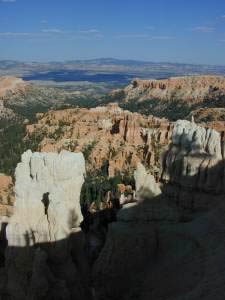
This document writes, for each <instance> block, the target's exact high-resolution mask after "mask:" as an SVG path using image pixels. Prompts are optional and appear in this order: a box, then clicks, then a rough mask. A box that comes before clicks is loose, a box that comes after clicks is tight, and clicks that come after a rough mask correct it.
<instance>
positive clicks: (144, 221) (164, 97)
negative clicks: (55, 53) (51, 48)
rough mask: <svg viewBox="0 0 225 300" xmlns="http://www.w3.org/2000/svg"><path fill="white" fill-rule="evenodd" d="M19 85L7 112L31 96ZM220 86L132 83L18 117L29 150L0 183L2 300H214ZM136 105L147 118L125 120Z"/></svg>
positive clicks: (199, 80)
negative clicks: (96, 97) (95, 98)
mask: <svg viewBox="0 0 225 300" xmlns="http://www.w3.org/2000/svg"><path fill="white" fill-rule="evenodd" d="M16 82H18V86H17V84H12V83H10V81H8V80H6V83H7V84H6V83H5V85H6V87H7V89H8V90H9V92H8V93H5V92H4V91H3V89H2V95H3V94H4V93H5V94H4V96H2V99H3V100H2V101H3V102H4V103H6V101H8V100H7V99H8V98H7V97H9V98H10V100H9V101H12V99H14V100H15V99H19V98H18V95H19V94H20V99H21V94H23V93H25V94H27V93H28V92H27V89H30V88H31V89H33V87H31V86H29V85H28V86H27V84H25V86H23V85H22V86H21V81H20V80H18V81H17V79H16V80H15V83H16ZM224 82H225V81H224V78H222V77H215V76H214V77H211V76H201V77H200V76H194V77H193V76H192V77H187V78H181V77H180V78H171V79H167V80H144V81H143V80H134V81H133V82H132V84H131V85H129V86H128V87H126V88H125V89H122V90H121V89H120V90H116V91H113V92H112V93H111V95H110V97H109V99H107V101H105V99H104V101H102V102H101V101H100V102H99V103H98V102H97V103H96V104H100V105H99V106H97V105H96V107H88V108H84V107H83V108H82V107H69V108H64V109H55V107H52V108H51V109H50V110H48V111H46V112H45V111H39V112H38V113H37V114H36V118H35V119H34V120H33V121H32V122H30V121H29V120H28V121H26V122H25V123H24V119H23V120H22V122H23V123H24V124H23V126H24V136H23V137H22V142H23V147H21V148H20V151H22V152H24V151H25V152H24V153H23V154H22V156H21V159H20V161H18V163H17V161H16V160H15V163H16V164H17V166H16V170H15V175H14V176H13V178H12V177H11V176H8V175H6V174H0V211H1V213H0V215H1V217H0V228H1V231H0V233H1V234H0V282H1V283H0V296H1V298H2V299H4V300H8V299H10V300H14V299H15V300H22V299H23V300H24V299H27V300H30V299H34V300H45V299H53V300H58V299H65V300H67V299H71V300H72V299H80V300H86V299H87V300H103V299H104V300H105V299H107V300H117V299H122V300H130V299H137V300H147V299H153V300H180V299H187V300H190V299H191V300H199V299H206V300H211V299H215V300H222V299H223V295H224V292H225V291H224V284H223V278H224V275H225V274H224V273H225V272H224V268H223V261H224V249H225V243H224V242H223V235H224V228H225V226H224V225H225V224H224V212H225V204H224V199H225V120H224V115H223V111H222V110H223V107H222V106H224V95H225V94H224V93H225V84H224ZM9 83H10V84H9ZM23 89H25V90H23ZM15 96H16V98H14V97H15ZM149 97H150V98H152V99H153V98H154V99H155V100H157V101H158V102H157V103H158V104H157V105H159V106H157V107H158V108H157V109H158V110H160V109H161V113H162V115H163V114H164V113H163V110H164V109H165V111H166V110H168V107H169V106H168V105H170V104H171V103H172V106H171V111H172V107H174V103H176V105H177V103H178V104H179V105H180V106H178V111H179V114H180V113H182V114H183V116H184V119H183V120H181V119H180V120H177V119H176V118H177V116H178V115H179V114H178V115H176V111H174V116H176V117H175V118H174V119H173V118H171V117H170V115H168V114H165V117H162V116H161V114H160V116H159V115H158V114H157V113H156V111H157V109H155V108H154V107H153V108H152V107H151V106H150V108H149V107H148V105H149V101H148V100H149ZM34 99H35V98H34ZM116 99H117V101H116ZM137 99H138V103H141V105H142V103H146V105H147V106H144V108H146V107H147V110H146V114H141V111H142V108H143V107H142V108H140V107H141V106H140V107H139V108H140V110H138V111H133V112H131V111H129V110H128V108H129V107H130V106H129V105H130V103H134V102H136V101H137ZM111 100H115V101H114V102H110V101H111ZM35 101H36V100H35ZM108 102H109V103H108ZM117 102H118V103H117ZM135 105H136V104H135ZM187 106H188V107H189V108H188V110H185V109H183V108H185V107H187ZM135 107H136V106H135ZM155 107H156V106H155ZM182 109H183V110H182ZM132 110H133V109H132ZM147 111H148V113H147ZM149 111H151V112H152V114H149ZM209 112H210V114H212V115H213V117H212V118H211V117H210V118H209ZM215 112H218V114H216V113H215ZM16 124H17V123H16ZM26 145H27V147H28V148H26V147H25V146H26ZM29 145H32V147H31V148H32V151H31V150H28V149H29ZM11 151H12V150H11ZM1 159H2V158H1ZM90 182H91V188H90ZM93 186H94V189H93ZM97 190H98V192H99V191H100V193H97ZM87 198H88V199H87ZM87 200H88V201H87Z"/></svg>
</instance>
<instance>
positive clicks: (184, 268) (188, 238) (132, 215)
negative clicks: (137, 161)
mask: <svg viewBox="0 0 225 300" xmlns="http://www.w3.org/2000/svg"><path fill="white" fill-rule="evenodd" d="M221 141H222V137H221V134H220V133H219V132H217V131H215V130H212V129H206V128H203V127H200V126H197V125H196V124H194V123H191V122H187V121H178V122H177V123H176V124H175V126H174V129H173V135H172V144H171V147H170V148H169V150H168V153H167V155H166V157H165V165H164V167H165V169H164V173H163V175H162V178H163V180H164V188H163V189H162V193H161V194H158V195H157V194H156V195H154V194H155V193H154V190H155V185H157V183H156V182H154V180H149V181H148V180H147V181H146V176H148V175H147V174H146V171H145V169H144V167H143V166H139V168H138V169H139V170H137V171H136V172H135V178H136V188H137V189H138V190H140V189H142V187H143V186H146V187H147V188H148V189H149V190H150V191H151V193H148V194H146V195H145V196H147V195H148V197H145V199H144V201H140V202H138V203H131V204H127V205H125V206H124V207H123V208H122V209H121V211H120V212H119V213H118V216H117V220H118V221H117V222H116V223H113V224H111V225H110V226H109V231H108V235H107V239H106V243H105V246H104V248H103V250H102V252H101V253H100V256H99V258H98V260H97V261H96V263H95V266H94V277H93V278H94V284H95V288H96V292H97V295H98V299H100V300H101V299H102V300H103V299H110V300H116V299H122V300H130V299H136V300H147V299H152V300H159V299H160V300H179V299H184V300H190V299H191V300H199V299H206V300H211V299H216V300H222V299H223V295H224V293H225V288H224V284H223V281H222V280H221V279H222V278H223V277H224V276H225V271H224V268H223V267H221V265H223V261H224V257H225V255H224V250H225V243H224V241H223V239H222V238H221V237H222V236H223V234H224V232H225V222H224V212H225V203H224V199H225V197H224V154H223V150H222V149H223V143H221ZM221 145H222V146H221ZM204 164H206V166H205V165H204ZM165 186H166V187H167V186H168V188H165ZM168 189H170V190H172V191H173V194H169V193H168ZM177 190H178V193H177ZM176 193H177V194H178V195H176ZM175 196H177V198H176V197H175ZM178 196H179V197H178ZM190 199H191V200H190ZM203 203H204V204H206V203H211V204H212V205H208V206H207V209H206V206H203ZM190 204H192V206H190ZM184 208H185V209H184ZM187 208H188V209H189V210H188V213H187V210H186V209H187ZM190 208H191V209H190ZM197 208H198V209H199V208H201V209H199V210H198V211H197V212H196V210H195V209H197ZM203 208H204V210H203Z"/></svg>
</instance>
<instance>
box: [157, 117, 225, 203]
mask: <svg viewBox="0 0 225 300" xmlns="http://www.w3.org/2000/svg"><path fill="white" fill-rule="evenodd" d="M162 180H163V181H164V182H167V183H169V185H168V188H167V192H168V193H172V194H171V198H173V199H174V201H178V202H180V204H181V205H182V206H184V207H186V208H192V209H195V208H204V207H206V206H208V204H209V201H211V203H212V204H213V201H212V198H213V197H214V196H215V195H216V196H218V195H221V196H222V195H224V193H225V160H224V142H223V137H222V134H221V133H219V132H217V131H216V130H213V129H210V128H203V127H200V126H198V125H196V124H195V123H194V122H189V121H182V120H180V121H177V122H176V123H175V125H174V129H173V134H172V144H171V145H170V149H169V151H168V152H167V154H166V156H165V161H164V171H163V174H162ZM171 185H173V187H172V188H171ZM209 198H210V199H211V200H209Z"/></svg>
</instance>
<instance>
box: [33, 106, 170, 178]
mask: <svg viewBox="0 0 225 300" xmlns="http://www.w3.org/2000/svg"><path fill="white" fill-rule="evenodd" d="M27 132H28V137H29V138H32V135H33V134H35V133H37V132H38V133H42V135H43V139H42V141H41V143H40V149H41V151H44V152H49V151H50V152H52V151H55V152H56V151H60V150H61V149H69V150H71V151H75V152H76V151H83V152H84V154H85V156H86V160H87V170H88V171H90V172H93V171H98V172H100V171H101V169H102V167H104V166H107V172H108V175H109V176H110V177H113V176H115V175H116V173H117V172H121V171H122V172H129V171H130V170H133V169H134V168H136V166H137V163H138V162H140V161H144V162H145V163H146V164H147V165H148V166H150V165H151V166H153V165H156V166H157V165H158V168H159V164H160V162H159V161H160V154H161V152H162V151H163V148H164V146H166V145H168V143H169V141H170V136H171V133H172V124H171V123H169V122H168V121H167V120H166V119H158V118H154V117H152V116H148V117H146V116H143V115H140V114H138V113H131V112H129V111H126V110H122V109H121V108H120V107H119V106H118V105H117V104H109V105H108V106H104V107H97V108H94V109H83V108H81V109H66V110H58V111H50V112H48V113H46V114H42V115H39V116H38V122H37V123H36V124H33V125H28V126H27ZM156 169H157V168H156ZM156 171H157V170H156Z"/></svg>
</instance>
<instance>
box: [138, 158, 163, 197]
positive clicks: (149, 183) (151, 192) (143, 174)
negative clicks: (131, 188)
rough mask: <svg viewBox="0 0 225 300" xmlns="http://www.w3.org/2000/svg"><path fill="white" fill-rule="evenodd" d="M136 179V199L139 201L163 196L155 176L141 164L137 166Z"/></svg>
mask: <svg viewBox="0 0 225 300" xmlns="http://www.w3.org/2000/svg"><path fill="white" fill-rule="evenodd" d="M134 179H135V185H136V197H137V198H138V200H139V201H143V200H144V199H151V198H153V197H156V196H159V195H160V194H161V190H160V187H159V184H158V183H156V181H155V178H154V176H153V175H152V174H150V173H148V172H147V171H146V169H145V167H144V166H143V165H142V164H141V163H138V165H137V169H136V170H135V172H134Z"/></svg>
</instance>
